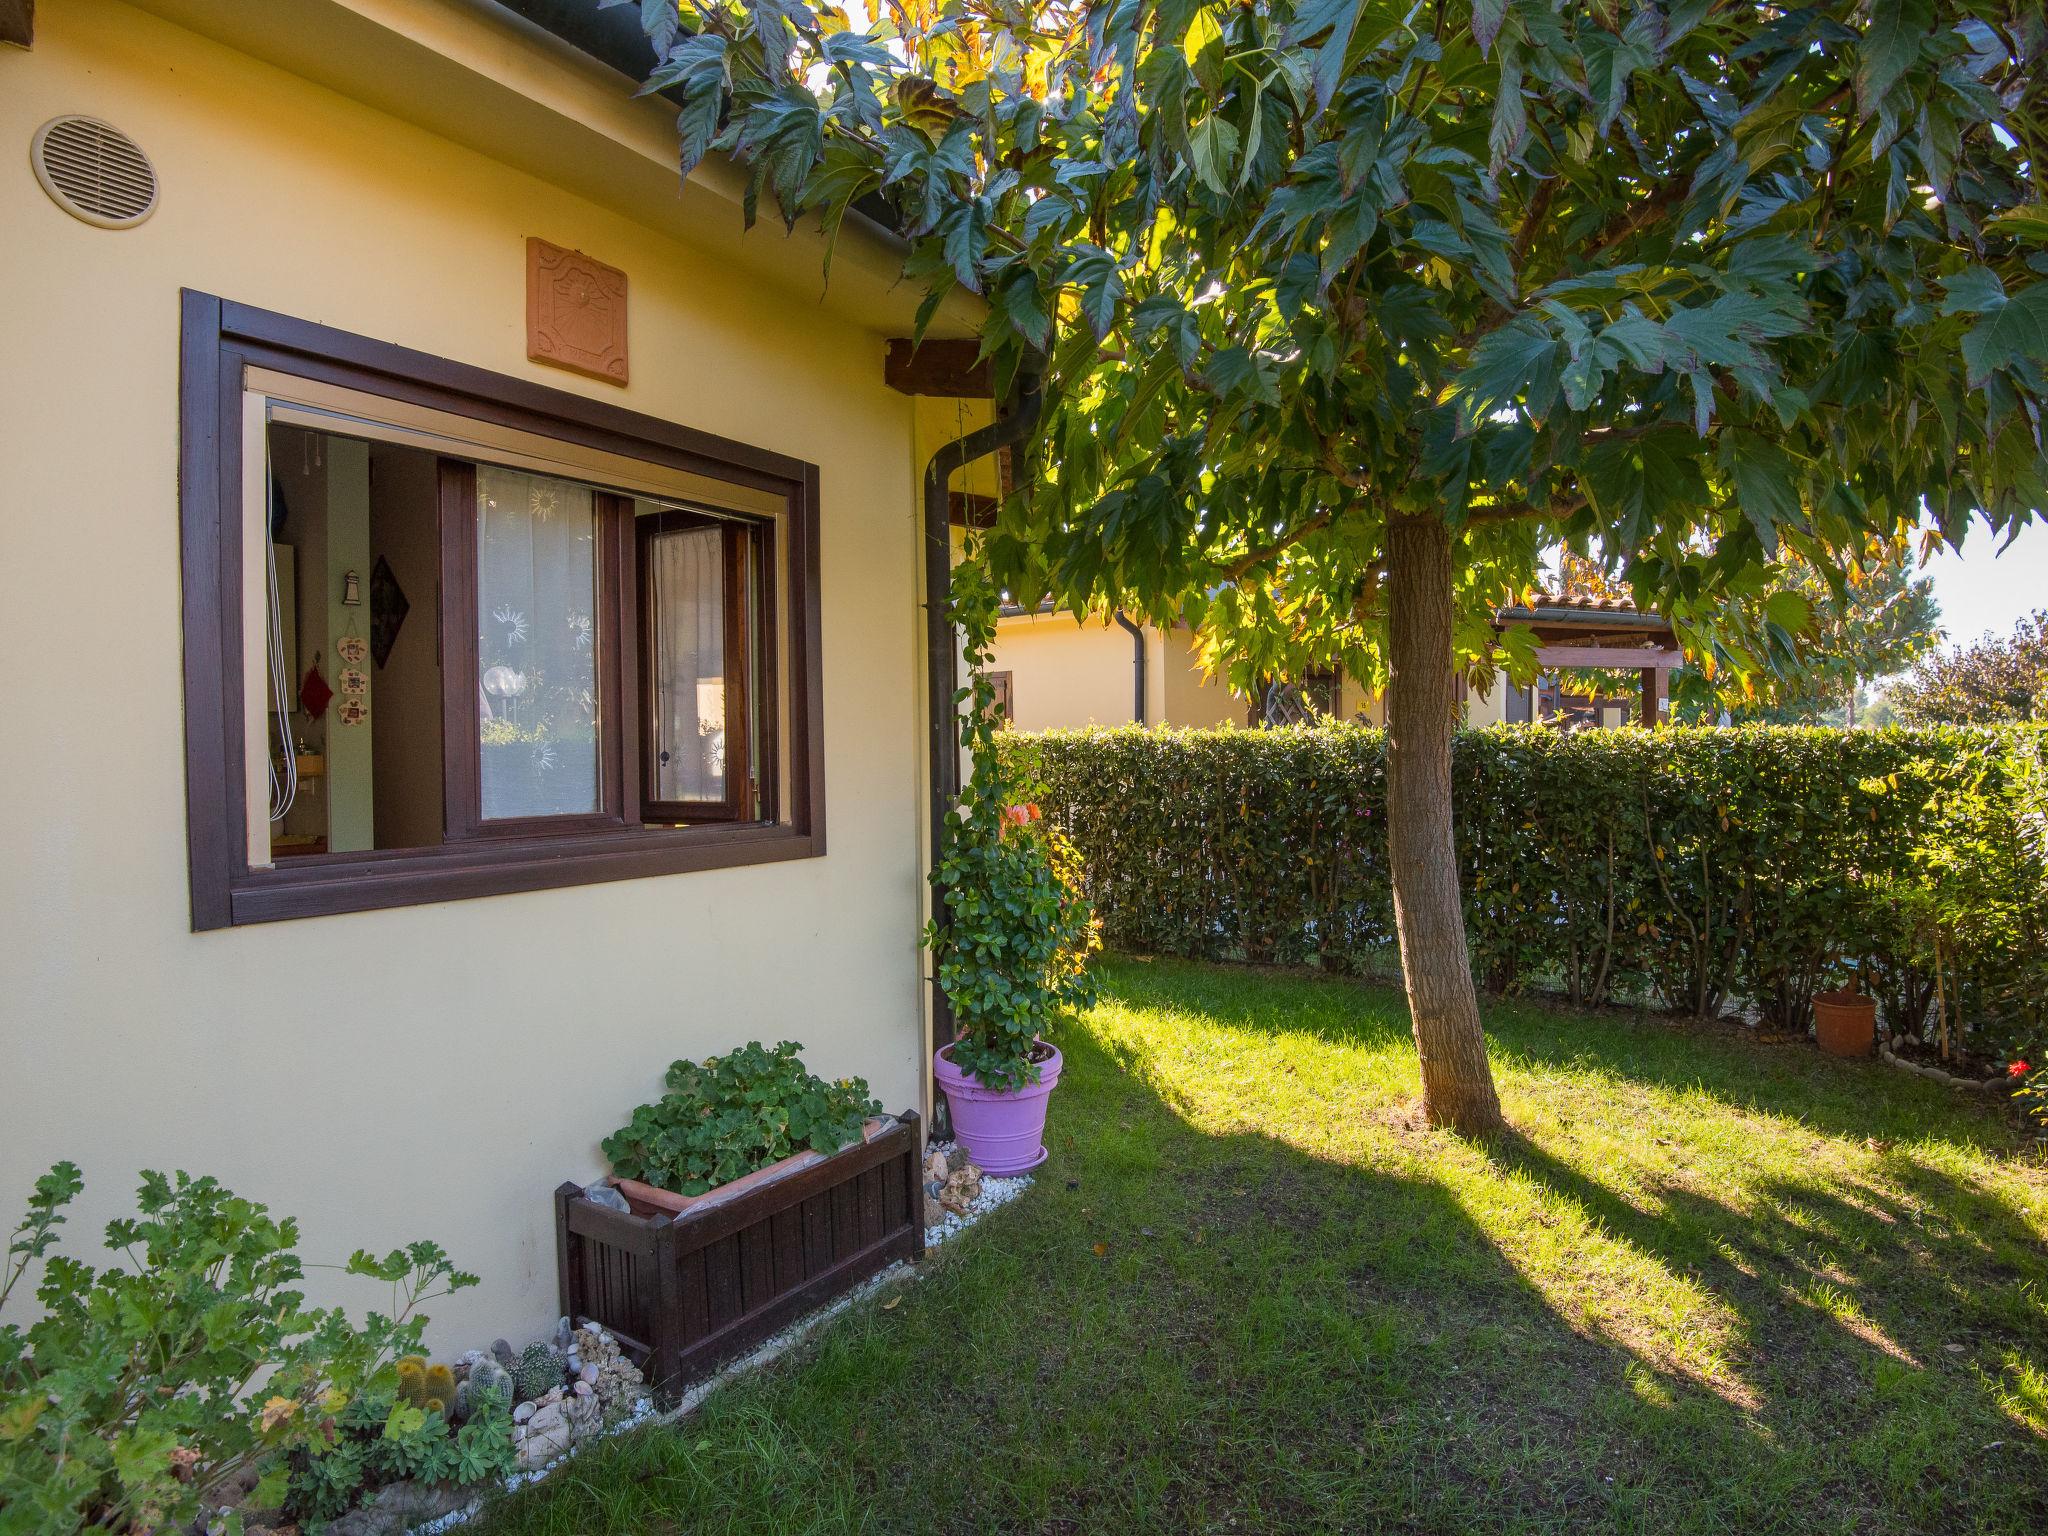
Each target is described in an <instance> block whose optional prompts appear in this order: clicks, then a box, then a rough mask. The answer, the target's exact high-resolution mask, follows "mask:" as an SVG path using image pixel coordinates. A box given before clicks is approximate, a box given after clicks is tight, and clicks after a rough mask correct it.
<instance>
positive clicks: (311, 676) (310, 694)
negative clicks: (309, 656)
mask: <svg viewBox="0 0 2048 1536" xmlns="http://www.w3.org/2000/svg"><path fill="white" fill-rule="evenodd" d="M333 697H334V690H333V689H332V688H330V687H328V686H327V679H326V678H325V677H322V676H321V675H320V653H319V652H318V651H315V652H314V653H313V665H312V666H310V667H308V668H306V677H305V681H304V682H302V683H300V684H299V708H301V709H303V710H304V711H305V712H306V718H307V719H308V720H318V719H319V718H320V717H321V716H322V715H324V714H326V713H327V701H328V700H329V699H332V698H333Z"/></svg>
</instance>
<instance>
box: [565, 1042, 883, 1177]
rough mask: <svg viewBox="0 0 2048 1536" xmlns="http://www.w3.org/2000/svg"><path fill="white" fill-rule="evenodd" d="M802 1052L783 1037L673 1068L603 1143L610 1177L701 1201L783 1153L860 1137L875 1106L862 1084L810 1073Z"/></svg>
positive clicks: (831, 1148)
mask: <svg viewBox="0 0 2048 1536" xmlns="http://www.w3.org/2000/svg"><path fill="white" fill-rule="evenodd" d="M802 1049H803V1047H802V1046H800V1045H798V1044H796V1043H795V1042H794V1041H789V1040H785V1041H783V1042H782V1043H781V1044H780V1045H778V1046H776V1047H775V1049H774V1050H772V1051H771V1050H769V1049H768V1048H767V1047H766V1046H764V1045H763V1044H761V1042H760V1041H758V1040H752V1041H749V1042H748V1043H747V1044H745V1045H743V1046H741V1047H740V1048H739V1049H738V1050H736V1051H727V1052H726V1053H725V1054H724V1055H723V1056H707V1057H706V1058H705V1059H704V1060H703V1061H702V1062H694V1061H678V1062H676V1063H675V1064H674V1065H673V1066H671V1067H670V1068H669V1069H668V1077H667V1079H666V1081H667V1086H668V1092H667V1093H665V1094H663V1095H662V1096H661V1098H659V1099H657V1100H656V1101H655V1102H654V1103H652V1104H642V1105H641V1106H640V1107H639V1108H638V1109H636V1110H634V1111H633V1118H632V1119H631V1120H629V1121H627V1122H626V1124H624V1125H623V1126H621V1127H620V1128H619V1129H618V1130H616V1131H614V1132H613V1133H612V1134H611V1135H609V1136H607V1137H606V1138H605V1139H604V1155H605V1156H606V1157H608V1158H610V1159H611V1163H612V1171H613V1172H614V1173H616V1174H617V1175H618V1176H619V1177H620V1178H625V1179H638V1180H640V1181H641V1182H642V1183H646V1184H652V1185H655V1186H656V1187H657V1188H660V1189H666V1190H669V1191H671V1192H672V1193H675V1194H679V1195H701V1194H704V1193H706V1192H707V1191H709V1190H712V1189H716V1188H717V1187H718V1186H719V1185H721V1184H730V1183H731V1182H732V1181H733V1180H734V1179H737V1178H742V1177H744V1176H745V1175H747V1174H749V1173H752V1172H754V1171H755V1170H756V1169H759V1168H765V1167H767V1166H768V1165H769V1164H770V1163H775V1162H780V1161H781V1160H782V1159H783V1158H785V1157H788V1156H790V1155H791V1154H792V1153H795V1152H801V1151H805V1150H809V1151H812V1152H823V1153H828V1154H829V1153H833V1152H837V1151H838V1150H839V1149H840V1148H842V1147H845V1146H849V1145H851V1144H852V1143H854V1142H856V1141H858V1140H860V1136H861V1127H862V1123H863V1122H864V1121H865V1120H866V1119H867V1117H868V1116H869V1115H874V1114H879V1113H880V1112H881V1108H882V1106H881V1105H880V1104H879V1103H878V1102H876V1100H875V1099H874V1098H873V1097H872V1096H871V1095H870V1094H869V1093H868V1085H867V1083H866V1081H865V1080H864V1079H862V1078H858V1077H842V1078H840V1079H839V1080H838V1081H837V1082H827V1081H825V1080H824V1079H823V1078H821V1077H817V1076H814V1075H813V1074H812V1073H811V1072H809V1071H808V1070H806V1069H805V1067H804V1064H803V1062H802V1060H801V1059H800V1058H799V1057H798V1054H797V1053H798V1052H799V1051H801V1050H802Z"/></svg>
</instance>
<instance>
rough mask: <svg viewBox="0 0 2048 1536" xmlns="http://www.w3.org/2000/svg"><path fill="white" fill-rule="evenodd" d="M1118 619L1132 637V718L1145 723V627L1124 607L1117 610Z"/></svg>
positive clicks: (1139, 722) (1137, 722) (1134, 720)
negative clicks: (1135, 620) (1124, 609)
mask: <svg viewBox="0 0 2048 1536" xmlns="http://www.w3.org/2000/svg"><path fill="white" fill-rule="evenodd" d="M1116 621H1117V623H1119V624H1121V625H1122V626H1123V628H1124V631H1125V633H1127V634H1128V635H1129V636H1130V637H1131V674H1132V678H1131V719H1132V721H1133V722H1135V723H1136V724H1138V725H1143V724H1144V723H1145V628H1144V626H1143V625H1142V624H1133V623H1132V622H1131V620H1130V615H1128V614H1126V613H1125V612H1124V611H1123V609H1121V608H1119V609H1117V611H1116Z"/></svg>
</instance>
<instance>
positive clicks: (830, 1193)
mask: <svg viewBox="0 0 2048 1536" xmlns="http://www.w3.org/2000/svg"><path fill="white" fill-rule="evenodd" d="M921 1149H922V1139H921V1137H920V1135H919V1124H918V1118H917V1116H916V1115H915V1114H912V1113H905V1114H903V1115H900V1116H899V1117H898V1118H897V1123H896V1124H895V1125H894V1126H892V1127H890V1128H889V1129H888V1130H886V1131H884V1132H883V1133H882V1134H881V1135H879V1136H877V1137H875V1138H874V1139H873V1140H872V1141H867V1142H863V1143H861V1144H860V1145H859V1146H854V1147H848V1148H847V1149H846V1150H845V1151H843V1152H840V1153H838V1154H836V1155H834V1156H832V1157H829V1158H827V1159H825V1161H823V1162H822V1163H818V1164H815V1165H814V1166H812V1167H809V1168H805V1169H802V1170H801V1171H799V1172H797V1173H793V1174H791V1175H790V1176H789V1177H788V1178H785V1179H780V1180H778V1181H776V1182H774V1183H771V1184H765V1185H763V1186H761V1187H760V1188H758V1189H755V1190H751V1191H749V1192H748V1193H746V1194H744V1195H742V1196H740V1197H739V1198H737V1199H735V1200H732V1201H730V1202H728V1203H726V1204H723V1205H717V1206H713V1207H711V1208H710V1209H708V1210H705V1211H703V1212H701V1213H695V1214H689V1213H686V1214H684V1215H682V1216H679V1217H673V1218H672V1217H669V1216H652V1217H650V1216H635V1215H628V1214H625V1213H623V1212H620V1211H613V1210H607V1209H606V1208H605V1207H603V1206H600V1205H593V1204H591V1203H590V1202H589V1201H588V1200H585V1199H583V1198H582V1191H581V1190H580V1189H579V1188H578V1187H577V1186H576V1185H575V1184H564V1185H562V1186H561V1187H560V1188H559V1189H557V1190H556V1191H555V1245H556V1262H557V1272H558V1277H559V1282H560V1288H561V1297H562V1311H563V1313H564V1314H565V1315H567V1316H569V1317H571V1318H577V1319H581V1318H586V1317H587V1318H590V1319H591V1320H592V1321H595V1322H599V1323H602V1324H603V1325H604V1326H605V1327H606V1328H608V1329H609V1330H611V1331H612V1332H613V1333H615V1334H617V1335H618V1337H619V1341H620V1342H621V1343H622V1344H623V1345H625V1346H626V1347H627V1348H628V1349H629V1350H630V1351H631V1352H632V1354H633V1356H634V1358H635V1359H637V1360H638V1361H639V1362H640V1367H641V1369H642V1370H643V1371H644V1372H646V1375H647V1379H648V1382H649V1383H650V1384H651V1385H652V1386H653V1388H654V1390H655V1392H656V1395H657V1396H660V1397H662V1398H674V1397H675V1396H677V1395H678V1394H680V1393H681V1392H682V1391H683V1390H684V1388H686V1387H687V1386H689V1385H690V1383H692V1382H693V1381H697V1380H700V1379H702V1378H703V1377H705V1376H708V1375H709V1374H711V1372H712V1371H714V1370H716V1369H717V1368H718V1367H719V1366H720V1365H722V1364H724V1363H725V1362H726V1361H728V1360H731V1359H733V1358H734V1357H736V1356H738V1355H741V1354H744V1353H745V1352H746V1351H747V1350H749V1349H751V1348H752V1347H753V1346H755V1345H756V1344H758V1343H760V1342H761V1341H762V1340H763V1339H765V1338H767V1337H768V1336H769V1335H771V1334H773V1333H776V1332H778V1331H780V1330H781V1329H783V1328H785V1327H787V1326H788V1325H789V1324H790V1323H792V1322H795V1321H796V1320H797V1319H798V1318H800V1317H801V1316H803V1315H804V1314H805V1313H806V1312H810V1311H812V1310H814V1309H816V1308H818V1307H821V1306H823V1305H824V1304H825V1303H827V1302H829V1301H831V1300H833V1299H834V1298H835V1297H837V1296H840V1295H843V1294H844V1293H845V1292H847V1291H849V1290H851V1289H852V1288H853V1287H854V1286H856V1285H858V1284H859V1283H860V1282H861V1281H863V1280H865V1279H867V1278H868V1277H869V1276H870V1275H873V1274H876V1273H878V1272H879V1271H881V1270H883V1269H885V1268H887V1267H888V1266H889V1265H890V1264H893V1263H895V1262H896V1260H898V1259H920V1258H923V1257H924V1211H923V1200H922V1198H921V1197H922V1195H923V1189H922V1187H921V1186H920V1184H919V1181H918V1176H917V1175H918V1158H919V1154H920V1151H921Z"/></svg>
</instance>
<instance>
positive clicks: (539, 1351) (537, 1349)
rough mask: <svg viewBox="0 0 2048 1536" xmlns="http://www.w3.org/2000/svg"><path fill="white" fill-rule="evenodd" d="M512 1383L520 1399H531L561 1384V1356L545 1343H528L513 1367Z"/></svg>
mask: <svg viewBox="0 0 2048 1536" xmlns="http://www.w3.org/2000/svg"><path fill="white" fill-rule="evenodd" d="M512 1384H513V1386H515V1387H517V1388H518V1389H519V1396H520V1398H521V1399H522V1400H525V1401H531V1400H532V1399H534V1398H536V1397H539V1396H540V1395H541V1394H542V1393H544V1392H546V1391H547V1390H548V1388H550V1387H559V1386H560V1385H561V1384H562V1357H561V1356H560V1355H558V1354H556V1353H555V1352H554V1351H553V1350H552V1349H550V1348H549V1347H548V1346H547V1345H545V1344H529V1345H527V1346H526V1349H525V1352H524V1353H522V1354H521V1355H520V1357H519V1364H518V1365H516V1366H515V1367H513V1370H512Z"/></svg>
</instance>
